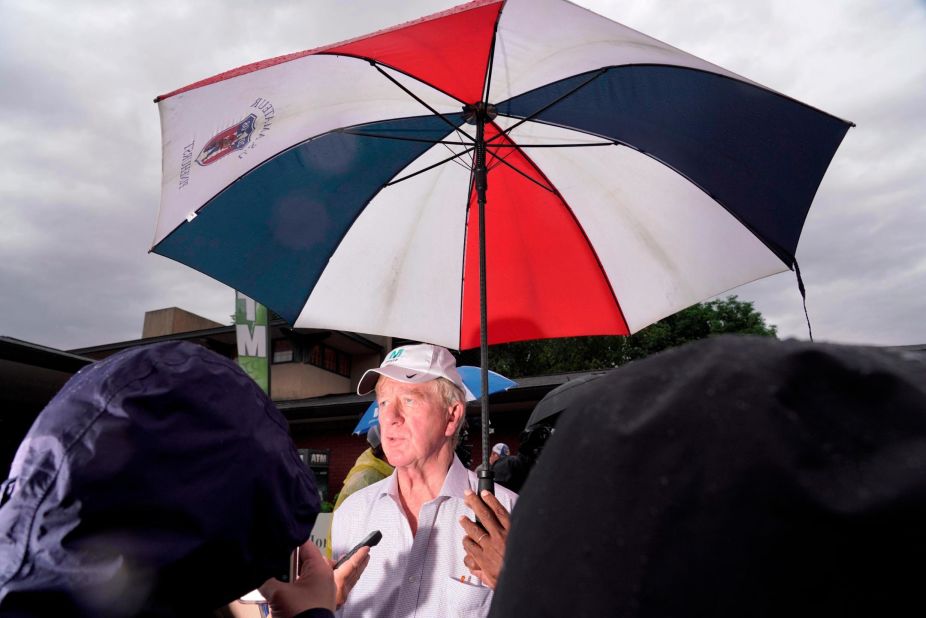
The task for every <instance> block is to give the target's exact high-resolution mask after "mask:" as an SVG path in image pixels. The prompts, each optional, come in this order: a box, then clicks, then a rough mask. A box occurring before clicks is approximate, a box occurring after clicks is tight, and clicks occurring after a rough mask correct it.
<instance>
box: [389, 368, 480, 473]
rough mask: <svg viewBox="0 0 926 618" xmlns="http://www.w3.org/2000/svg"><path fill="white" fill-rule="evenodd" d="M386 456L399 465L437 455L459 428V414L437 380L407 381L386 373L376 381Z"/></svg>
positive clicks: (395, 464)
mask: <svg viewBox="0 0 926 618" xmlns="http://www.w3.org/2000/svg"><path fill="white" fill-rule="evenodd" d="M376 398H377V401H378V402H379V426H380V431H381V432H382V440H383V450H384V451H385V453H386V459H388V460H389V463H390V464H392V465H393V466H395V467H397V468H402V467H406V466H410V465H413V464H416V463H424V462H426V461H428V460H429V459H431V458H434V457H436V456H437V454H438V452H439V451H440V450H441V448H442V447H443V446H444V444H446V443H448V441H449V440H450V439H451V437H452V436H453V434H454V432H455V431H456V426H457V424H458V423H459V417H460V414H454V409H455V407H457V406H462V404H459V403H458V404H454V406H448V405H447V404H445V403H444V399H443V397H441V394H440V390H439V387H438V385H437V381H436V380H431V381H430V382H424V383H423V384H406V383H405V382H399V381H397V380H393V379H391V378H387V377H385V376H383V377H381V378H380V379H379V382H377V384H376Z"/></svg>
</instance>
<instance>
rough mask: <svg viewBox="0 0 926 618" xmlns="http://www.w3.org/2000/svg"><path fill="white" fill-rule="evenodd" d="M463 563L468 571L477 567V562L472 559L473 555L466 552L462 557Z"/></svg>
mask: <svg viewBox="0 0 926 618" xmlns="http://www.w3.org/2000/svg"><path fill="white" fill-rule="evenodd" d="M463 565H464V566H465V567H466V568H467V569H469V570H470V571H473V570H475V569H478V568H479V563H478V562H476V561H475V560H474V559H473V557H472V556H470V555H469V554H466V555H465V556H464V557H463Z"/></svg>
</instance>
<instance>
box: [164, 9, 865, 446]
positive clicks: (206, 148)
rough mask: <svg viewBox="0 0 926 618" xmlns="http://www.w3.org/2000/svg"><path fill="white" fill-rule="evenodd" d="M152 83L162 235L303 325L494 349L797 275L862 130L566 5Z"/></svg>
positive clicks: (619, 322) (169, 251)
mask: <svg viewBox="0 0 926 618" xmlns="http://www.w3.org/2000/svg"><path fill="white" fill-rule="evenodd" d="M157 101H158V104H159V110H160V114H161V122H162V139H163V181H162V197H161V209H160V214H159V217H158V223H157V231H156V234H155V239H154V246H153V251H155V252H157V253H159V254H161V255H165V256H167V257H170V258H172V259H175V260H177V261H180V262H182V263H185V264H188V265H190V266H192V267H193V268H196V269H197V270H200V271H202V272H204V273H206V274H208V275H210V276H212V277H214V278H216V279H218V280H220V281H222V282H224V283H227V284H228V285H230V286H231V287H233V288H235V289H238V290H241V291H242V292H244V293H245V294H247V295H249V296H251V297H252V298H255V299H257V300H259V301H260V302H262V303H264V304H266V305H267V306H269V307H270V308H272V309H273V310H274V311H276V312H277V313H278V314H279V315H281V316H283V317H284V318H285V319H286V320H287V321H289V322H290V323H292V324H293V325H294V326H296V327H313V328H330V329H339V330H348V331H355V332H363V333H374V334H384V335H392V336H398V337H403V338H407V339H414V340H419V341H428V342H432V343H437V344H442V345H445V346H447V347H450V348H454V349H466V348H473V347H476V346H477V345H478V346H480V347H481V350H482V356H481V364H482V366H483V367H486V365H487V346H488V344H494V343H502V342H508V341H518V340H526V339H533V338H546V337H565V336H577V335H602V334H628V333H632V332H635V331H638V330H640V329H641V328H643V327H645V326H647V325H648V324H651V323H653V322H655V321H657V320H659V319H660V318H663V317H665V316H667V315H670V314H672V313H674V312H676V311H678V310H680V309H682V308H684V307H687V306H689V305H691V304H693V303H696V302H699V301H701V300H704V299H706V298H709V297H711V296H714V295H716V294H719V293H721V292H723V291H725V290H728V289H730V288H733V287H735V286H738V285H741V284H743V283H746V282H749V281H752V280H755V279H758V278H761V277H764V276H767V275H771V274H773V273H777V272H780V271H782V270H785V269H788V268H795V267H796V262H795V259H794V253H795V250H796V247H797V243H798V239H799V237H800V233H801V228H802V226H803V222H804V219H805V217H806V215H807V211H808V209H809V208H810V204H811V202H812V200H813V197H814V194H815V192H816V190H817V188H818V186H819V184H820V181H821V179H822V177H823V174H824V172H825V170H826V168H827V166H828V165H829V162H830V160H831V158H832V156H833V155H834V153H835V151H836V148H837V147H838V145H839V143H840V142H841V140H842V138H843V137H844V135H845V133H846V131H847V130H848V128H849V126H850V123H847V122H845V121H843V120H840V119H838V118H835V117H833V116H830V115H828V114H826V113H823V112H821V111H819V110H816V109H814V108H812V107H809V106H807V105H804V104H802V103H800V102H797V101H795V100H793V99H790V98H788V97H787V96H784V95H782V94H779V93H777V92H774V91H772V90H770V89H768V88H765V87H763V86H760V85H758V84H755V83H753V82H751V81H749V80H747V79H744V78H741V77H739V76H737V75H735V74H733V73H731V72H730V71H727V70H725V69H723V68H721V67H718V66H716V65H713V64H711V63H709V62H706V61H704V60H701V59H700V58H697V57H695V56H692V55H690V54H687V53H685V52H682V51H680V50H678V49H675V48H673V47H671V46H669V45H666V44H665V43H662V42H660V41H657V40H655V39H652V38H650V37H648V36H645V35H643V34H640V33H639V32H636V31H634V30H632V29H630V28H627V27H625V26H623V25H621V24H618V23H615V22H613V21H611V20H608V19H606V18H604V17H602V16H600V15H597V14H595V13H593V12H591V11H588V10H586V9H583V8H581V7H578V6H576V5H573V4H571V3H569V2H565V1H563V0H477V1H475V2H470V3H468V4H464V5H461V6H459V7H457V8H454V9H451V10H448V11H444V12H442V13H438V14H435V15H431V16H429V17H425V18H423V19H420V20H417V21H414V22H410V23H407V24H404V25H401V26H397V27H395V28H390V29H387V30H384V31H381V32H377V33H374V34H371V35H369V36H364V37H361V38H358V39H354V40H351V41H347V42H344V43H338V44H335V45H329V46H327V47H323V48H318V49H313V50H309V51H304V52H299V53H294V54H290V55H287V56H281V57H278V58H273V59H269V60H265V61H262V62H257V63H255V64H251V65H247V66H243V67H240V68H238V69H234V70H232V71H228V72H226V73H222V74H220V75H216V76H215V77H212V78H209V79H205V80H202V81H200V82H197V83H195V84H191V85H189V86H186V87H184V88H181V89H179V90H176V91H174V92H171V93H168V94H165V95H163V96H161V97H158V99H157ZM483 380H484V382H483V384H485V380H486V378H483ZM482 390H483V393H486V391H487V389H486V388H483V389H482ZM483 416H484V417H487V402H486V400H485V397H484V398H483ZM487 427H488V422H487V418H484V419H483V429H484V430H485V429H486V428H487ZM487 451H488V435H487V434H486V433H484V434H483V457H484V459H485V457H486V455H487Z"/></svg>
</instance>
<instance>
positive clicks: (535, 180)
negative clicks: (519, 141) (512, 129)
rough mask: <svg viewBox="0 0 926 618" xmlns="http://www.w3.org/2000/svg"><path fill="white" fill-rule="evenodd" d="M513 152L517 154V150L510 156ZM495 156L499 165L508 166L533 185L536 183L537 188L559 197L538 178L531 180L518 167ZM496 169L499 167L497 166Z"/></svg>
mask: <svg viewBox="0 0 926 618" xmlns="http://www.w3.org/2000/svg"><path fill="white" fill-rule="evenodd" d="M512 152H515V150H510V151H509V153H508V154H509V155H510V154H511V153H512ZM493 156H494V157H495V160H496V161H498V162H499V163H501V164H503V165H507V166H508V167H509V168H511V169H512V170H514V171H515V172H517V173H519V174H521V175H522V176H524V177H525V178H527V179H528V180H530V181H531V182H532V183H534V184H535V185H537V186H538V187H540V188H541V189H546V190H547V191H549V192H550V193H553V194H554V195H557V193H556V190H555V189H553V187H548V186H547V185H545V184H543V183H542V182H540V181H539V180H537V179H536V178H531V177H530V176H528V175H527V174H525V173H524V172H522V171H521V170H519V169H518V168H516V167H515V166H514V165H512V164H511V163H508V161H505V159H504V158H503V157H499V156H497V155H493ZM496 167H497V166H496Z"/></svg>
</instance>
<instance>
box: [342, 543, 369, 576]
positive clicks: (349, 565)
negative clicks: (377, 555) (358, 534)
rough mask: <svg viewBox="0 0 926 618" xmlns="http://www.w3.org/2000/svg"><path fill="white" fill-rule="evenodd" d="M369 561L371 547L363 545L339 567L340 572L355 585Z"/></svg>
mask: <svg viewBox="0 0 926 618" xmlns="http://www.w3.org/2000/svg"><path fill="white" fill-rule="evenodd" d="M369 561H370V548H369V547H366V546H364V547H361V548H360V549H358V550H357V551H356V552H355V553H354V555H353V556H351V557H350V558H348V559H347V561H346V562H345V563H344V564H342V565H341V566H339V567H338V569H337V570H338V574H340V575H343V577H344V579H346V580H347V581H348V582H350V584H351V585H353V584H354V583H356V581H357V580H358V579H360V574H361V573H363V570H364V569H365V568H367V563H368V562H369Z"/></svg>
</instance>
